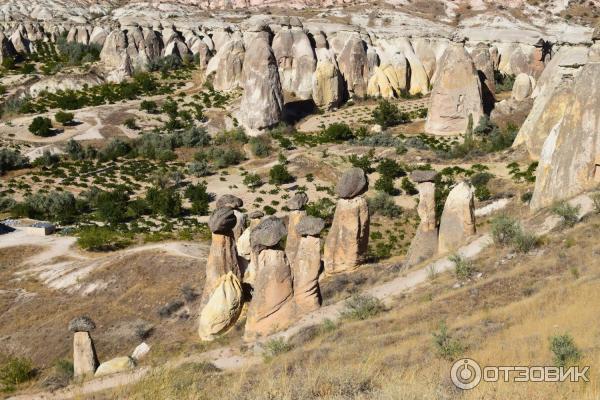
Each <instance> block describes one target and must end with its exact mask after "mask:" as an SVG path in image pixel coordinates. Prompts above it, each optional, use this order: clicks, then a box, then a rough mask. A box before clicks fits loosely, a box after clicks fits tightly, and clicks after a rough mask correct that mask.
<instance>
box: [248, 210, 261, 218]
mask: <svg viewBox="0 0 600 400" xmlns="http://www.w3.org/2000/svg"><path fill="white" fill-rule="evenodd" d="M264 216H265V213H264V212H262V211H252V212H251V213H249V214H248V218H250V219H251V220H255V219H256V220H260V219H261V218H262V217H264Z"/></svg>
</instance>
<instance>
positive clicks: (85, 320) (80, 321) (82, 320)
mask: <svg viewBox="0 0 600 400" xmlns="http://www.w3.org/2000/svg"><path fill="white" fill-rule="evenodd" d="M94 329H96V324H95V323H94V321H92V319H91V318H90V317H87V316H81V317H76V318H73V319H72V320H71V321H70V322H69V330H70V331H71V332H91V331H93V330H94Z"/></svg>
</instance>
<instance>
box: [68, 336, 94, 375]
mask: <svg viewBox="0 0 600 400" xmlns="http://www.w3.org/2000/svg"><path fill="white" fill-rule="evenodd" d="M97 366H98V358H97V357H96V350H95V349H94V342H93V341H92V337H91V336H90V334H89V332H88V331H76V332H75V335H74V337H73V376H74V377H75V378H81V377H84V376H89V375H93V374H94V372H95V371H96V367H97Z"/></svg>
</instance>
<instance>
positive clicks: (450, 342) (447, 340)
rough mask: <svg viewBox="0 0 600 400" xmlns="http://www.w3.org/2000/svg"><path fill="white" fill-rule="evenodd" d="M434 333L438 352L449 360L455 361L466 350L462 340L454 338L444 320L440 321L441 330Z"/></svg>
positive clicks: (434, 341)
mask: <svg viewBox="0 0 600 400" xmlns="http://www.w3.org/2000/svg"><path fill="white" fill-rule="evenodd" d="M432 335H433V344H434V346H435V349H436V351H437V353H438V354H439V355H440V356H441V357H443V358H445V359H446V360H448V361H454V360H455V359H456V358H458V357H459V356H460V355H461V354H462V353H463V351H464V350H465V348H464V346H463V345H462V344H461V343H460V341H458V340H456V339H454V338H452V336H451V335H450V333H449V332H448V326H447V325H446V323H445V322H444V321H442V322H440V325H439V330H438V331H437V332H433V334H432Z"/></svg>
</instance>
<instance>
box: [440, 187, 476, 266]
mask: <svg viewBox="0 0 600 400" xmlns="http://www.w3.org/2000/svg"><path fill="white" fill-rule="evenodd" d="M474 194H475V190H474V189H473V187H472V186H471V185H469V184H468V183H466V182H461V183H459V184H458V185H456V186H455V187H454V188H453V189H452V190H451V191H450V194H449V195H448V198H447V199H446V203H445V204H444V211H443V212H442V217H441V219H440V232H439V237H438V243H439V246H438V251H439V253H441V254H444V253H448V252H452V251H454V250H456V249H458V248H459V247H460V245H462V244H463V243H464V242H465V240H466V239H467V238H469V237H470V236H472V235H474V234H475V199H474Z"/></svg>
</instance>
